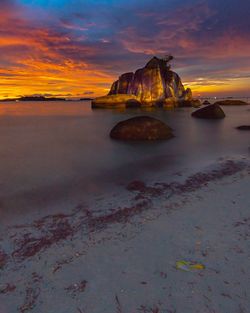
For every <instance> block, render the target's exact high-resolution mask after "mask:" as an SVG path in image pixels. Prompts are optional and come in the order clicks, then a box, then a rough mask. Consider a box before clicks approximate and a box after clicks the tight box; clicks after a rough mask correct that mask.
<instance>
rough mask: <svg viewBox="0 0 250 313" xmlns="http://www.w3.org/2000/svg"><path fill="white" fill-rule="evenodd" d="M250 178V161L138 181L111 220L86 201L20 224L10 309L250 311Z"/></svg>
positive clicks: (4, 302)
mask: <svg viewBox="0 0 250 313" xmlns="http://www.w3.org/2000/svg"><path fill="white" fill-rule="evenodd" d="M249 173H250V164H249V159H246V158H243V159H241V160H222V161H220V163H219V164H216V165H213V167H210V168H209V169H207V170H206V171H204V172H203V173H196V174H194V175H192V176H191V177H188V178H186V179H184V181H182V182H179V183H176V182H175V183H174V184H172V185H168V186H167V185H162V184H154V186H146V185H144V184H143V183H142V182H138V181H137V182H131V184H130V185H129V186H127V188H126V189H127V190H124V192H123V193H124V194H122V193H121V198H120V199H118V195H114V198H113V201H112V203H113V205H118V203H117V202H119V203H121V202H122V197H123V196H125V194H126V196H127V197H128V198H129V201H128V202H129V203H130V205H129V206H126V207H117V208H116V210H111V211H110V212H109V213H107V214H105V215H103V214H101V213H100V212H99V213H98V211H95V212H90V211H89V209H88V207H85V206H84V205H83V206H80V207H78V208H74V210H72V211H70V212H68V214H65V213H61V214H60V212H58V214H56V215H49V216H46V217H44V218H42V219H40V220H36V221H33V222H31V223H27V224H26V225H12V226H11V227H9V229H8V230H7V233H5V234H2V239H1V240H2V244H3V246H7V243H8V247H9V251H4V250H1V286H0V288H1V290H0V297H1V302H0V303H1V307H0V310H1V313H8V312H65V313H66V312H72V313H73V312H98V313H99V312H100V313H101V312H183V311H184V310H185V312H188V313H189V312H190V313H191V312H197V313H198V312H248V308H249V304H250V303H249V285H250V281H249V276H248V274H247V273H248V265H249V258H250V255H249V235H250V234H249V227H250V224H249V223H250V218H249V204H250V202H249V184H250V177H249ZM128 194H130V195H129V196H128ZM105 204H106V205H108V204H107V203H105V200H103V199H102V200H100V201H99V205H101V206H103V205H105ZM180 260H187V261H194V262H200V263H202V264H204V265H205V269H204V270H200V271H195V272H186V271H182V270H178V269H176V261H180Z"/></svg>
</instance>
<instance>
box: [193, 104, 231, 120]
mask: <svg viewBox="0 0 250 313" xmlns="http://www.w3.org/2000/svg"><path fill="white" fill-rule="evenodd" d="M192 116H193V117H197V118H205V119H221V118H224V117H225V116H226V115H225V113H224V111H223V110H222V108H221V107H220V106H219V105H218V104H211V105H208V106H206V107H204V108H201V109H199V110H197V111H195V112H193V113H192Z"/></svg>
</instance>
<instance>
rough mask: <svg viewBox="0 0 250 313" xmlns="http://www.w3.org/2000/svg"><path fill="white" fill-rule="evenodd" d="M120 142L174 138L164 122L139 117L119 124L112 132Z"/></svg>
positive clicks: (111, 134) (113, 136)
mask: <svg viewBox="0 0 250 313" xmlns="http://www.w3.org/2000/svg"><path fill="white" fill-rule="evenodd" d="M110 137H111V138H113V139H118V140H163V139H165V140H166V139H170V138H172V137H173V133H172V129H171V128H170V127H168V126H167V125H166V124H165V123H163V122H162V121H160V120H158V119H156V118H153V117H149V116H138V117H134V118H130V119H128V120H125V121H122V122H120V123H118V124H117V125H116V126H115V127H114V128H113V129H112V130H111V132H110Z"/></svg>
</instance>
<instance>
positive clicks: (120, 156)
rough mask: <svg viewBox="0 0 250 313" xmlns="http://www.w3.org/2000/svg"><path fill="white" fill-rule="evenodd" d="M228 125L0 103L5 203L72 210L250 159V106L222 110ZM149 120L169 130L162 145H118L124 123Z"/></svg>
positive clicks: (175, 114)
mask: <svg viewBox="0 0 250 313" xmlns="http://www.w3.org/2000/svg"><path fill="white" fill-rule="evenodd" d="M223 109H224V111H225V113H226V118H225V119H224V120H217V121H216V120H215V121H210V120H200V119H195V118H192V117H191V112H192V111H193V110H194V109H192V108H179V109H176V110H163V109H157V110H148V111H145V110H144V111H141V110H138V109H134V110H127V111H119V110H92V109H91V106H90V103H89V102H73V101H72V102H48V103H44V102H22V103H21V102H19V103H15V102H12V103H2V104H0V129H1V131H0V179H1V181H0V184H1V188H0V197H1V201H2V212H3V210H22V211H23V210H28V207H29V206H30V207H32V208H40V209H42V208H43V206H45V205H46V204H47V203H59V202H60V201H64V203H65V201H68V202H69V203H72V204H73V205H75V204H77V202H79V201H84V199H87V198H89V197H97V196H99V195H102V196H105V195H108V193H109V192H110V190H113V189H115V187H116V186H121V185H126V184H127V183H129V182H130V181H132V180H135V179H136V180H143V181H147V182H154V181H164V180H165V181H166V180H168V179H171V177H173V175H176V173H177V172H179V173H180V172H183V171H196V170H199V169H200V168H202V167H203V166H206V165H208V164H210V163H213V162H216V160H218V158H220V157H223V158H224V157H226V158H227V157H228V158H231V157H237V156H242V155H243V156H244V155H245V156H246V155H248V154H249V146H250V140H249V138H250V136H249V132H242V131H238V130H236V129H235V127H236V126H239V125H243V124H249V122H250V106H241V107H223ZM136 115H149V116H153V117H156V118H159V119H161V120H163V121H164V122H166V123H167V124H168V125H169V126H171V127H172V128H173V130H174V134H175V138H173V139H171V140H169V141H163V142H147V143H124V142H118V141H113V140H111V139H110V138H109V132H110V130H111V129H112V127H113V126H114V125H115V124H116V123H117V122H119V121H121V120H124V119H127V118H130V117H133V116H136Z"/></svg>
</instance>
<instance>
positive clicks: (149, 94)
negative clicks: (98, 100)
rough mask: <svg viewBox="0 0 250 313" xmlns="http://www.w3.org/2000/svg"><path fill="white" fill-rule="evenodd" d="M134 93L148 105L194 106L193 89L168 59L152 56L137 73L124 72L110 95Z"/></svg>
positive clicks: (113, 86) (114, 84) (140, 100)
mask: <svg viewBox="0 0 250 313" xmlns="http://www.w3.org/2000/svg"><path fill="white" fill-rule="evenodd" d="M121 94H126V95H133V96H135V97H136V99H137V100H138V101H139V102H141V103H142V105H147V106H152V105H156V106H179V105H180V103H181V102H183V101H185V105H187V104H189V106H192V103H191V100H192V92H191V89H189V88H187V89H185V88H184V86H183V84H182V82H181V79H180V77H179V76H178V74H176V73H175V72H173V71H171V70H170V66H169V65H168V60H164V59H159V58H157V57H154V58H152V59H151V60H150V61H149V62H148V63H147V64H146V66H145V67H143V68H141V69H138V70H137V71H136V72H135V73H133V72H130V73H125V74H122V75H121V76H120V77H119V79H118V80H117V81H115V82H114V83H113V85H112V87H111V89H110V92H109V94H108V96H113V97H114V98H113V99H115V96H116V95H117V96H118V97H120V95H121Z"/></svg>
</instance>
